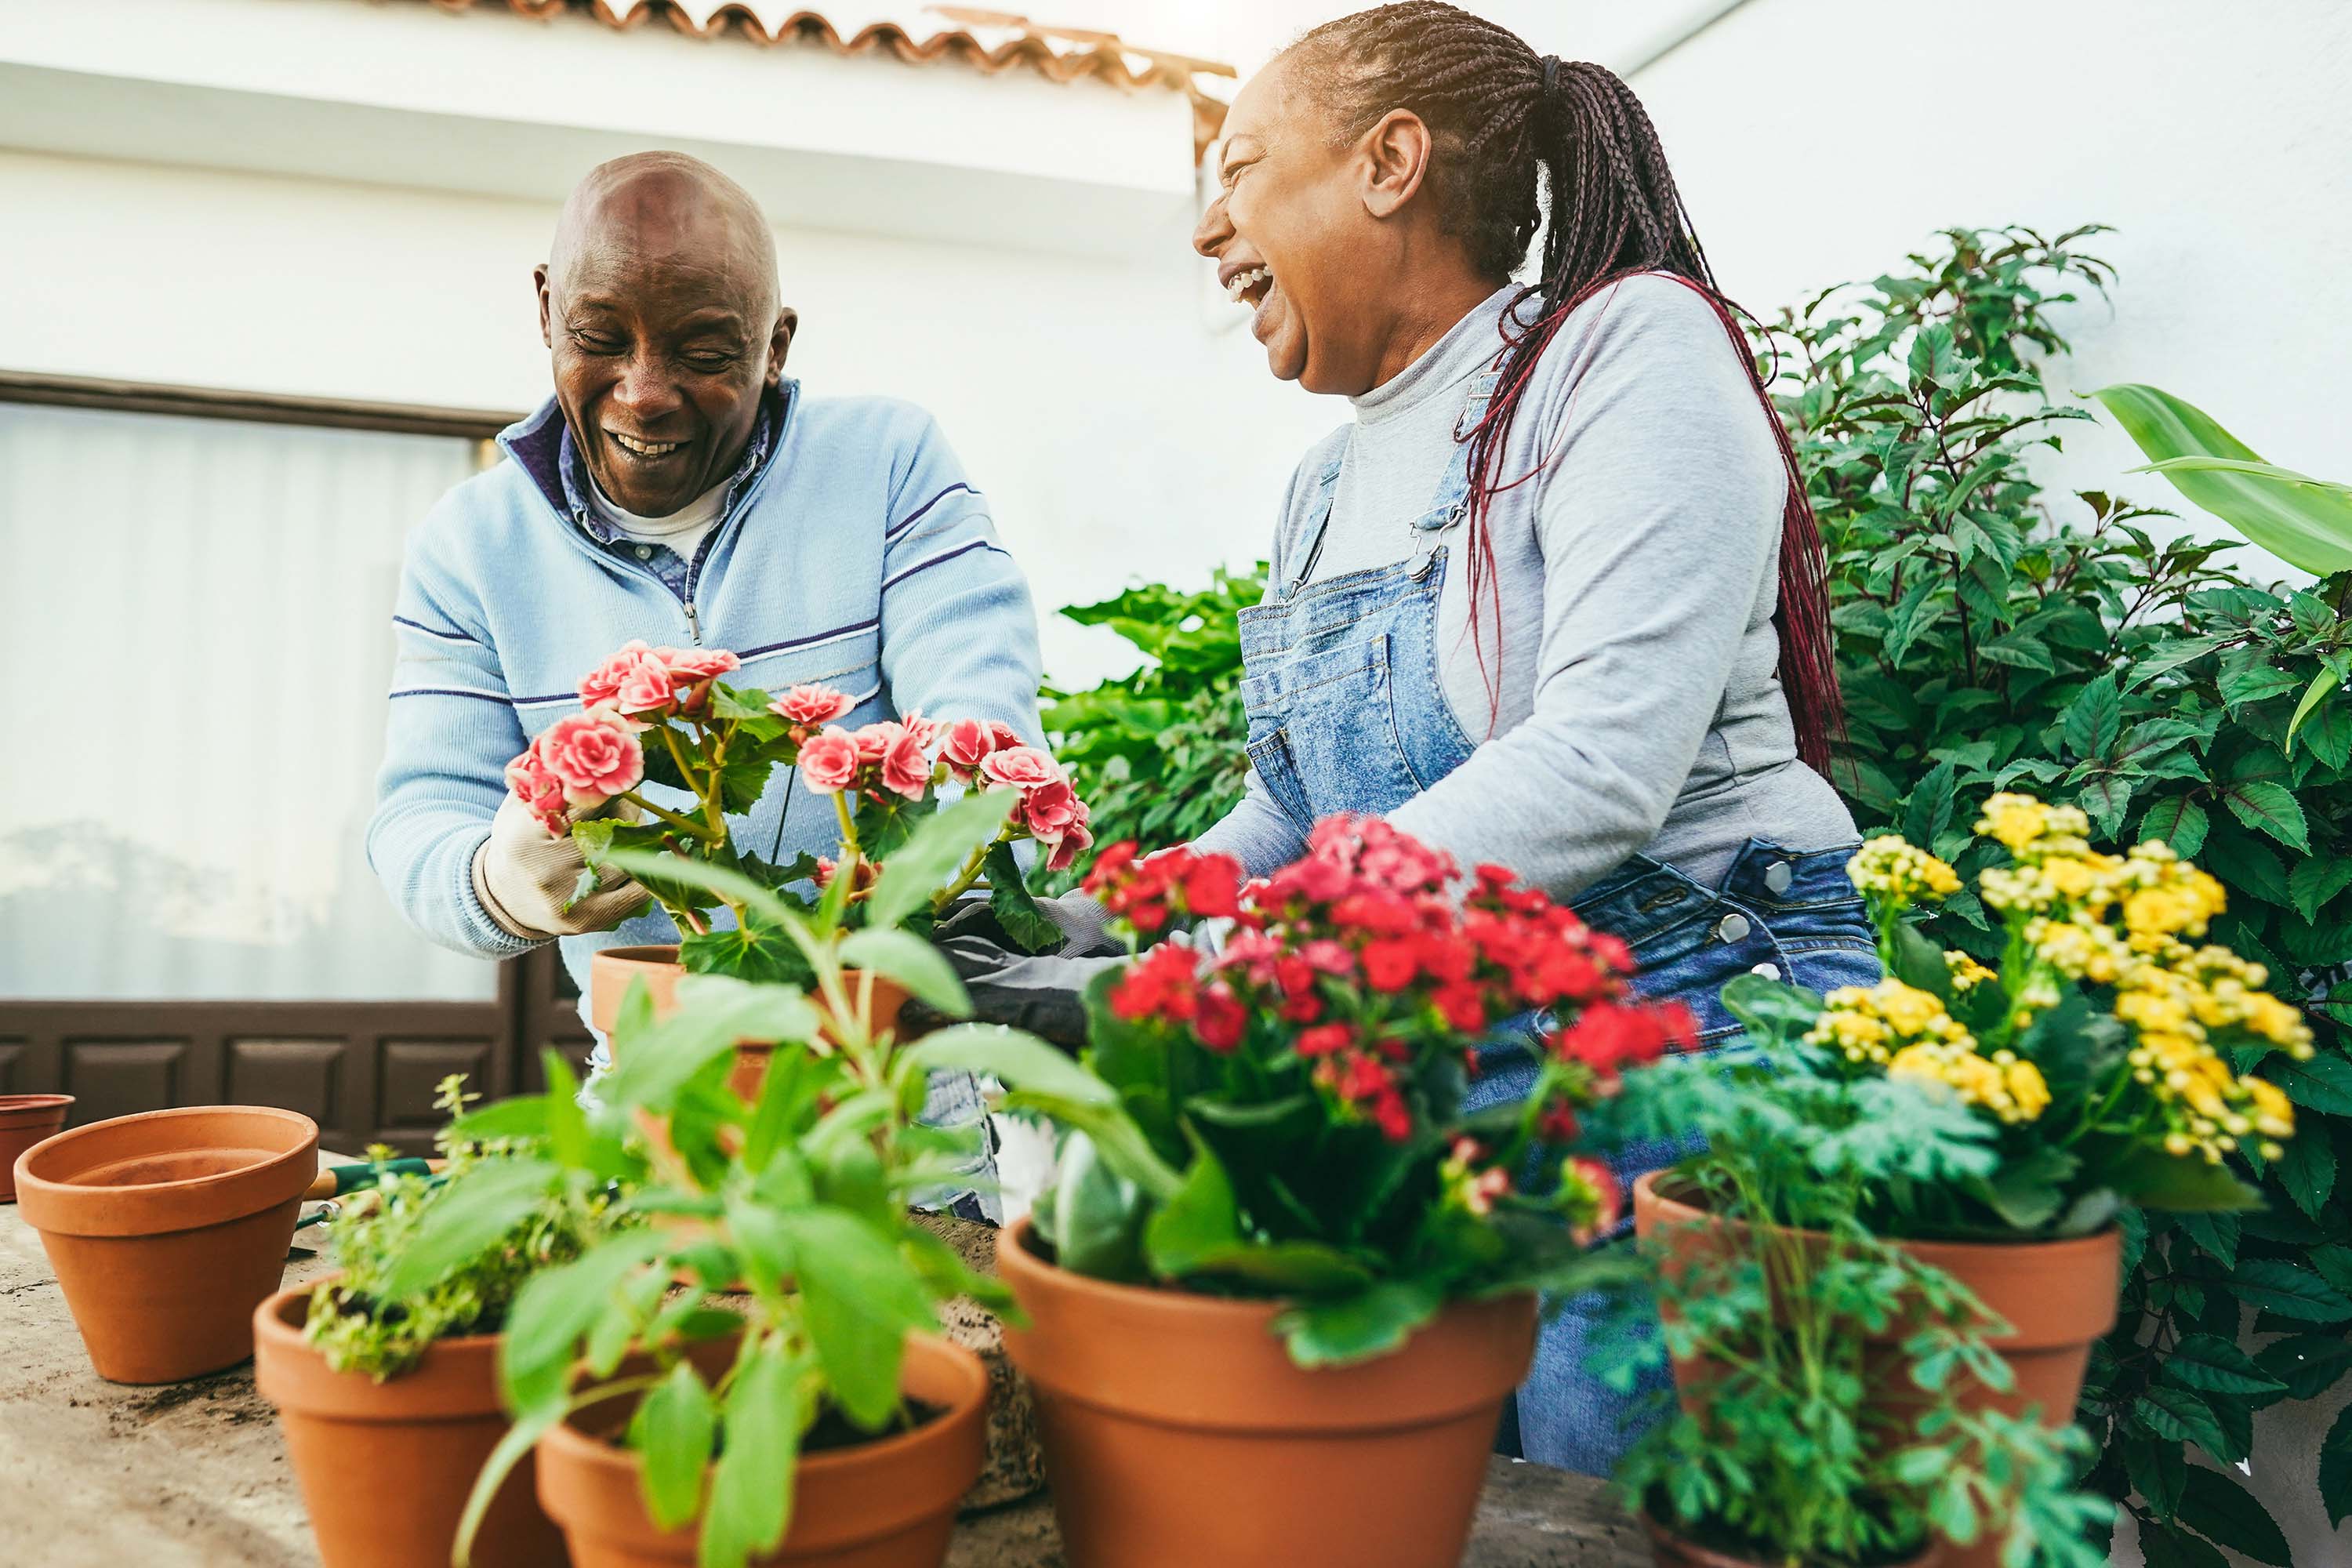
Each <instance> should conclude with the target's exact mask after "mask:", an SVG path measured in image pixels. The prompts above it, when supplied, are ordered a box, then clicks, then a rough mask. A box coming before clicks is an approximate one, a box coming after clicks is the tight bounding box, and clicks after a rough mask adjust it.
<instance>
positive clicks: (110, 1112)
mask: <svg viewBox="0 0 2352 1568" xmlns="http://www.w3.org/2000/svg"><path fill="white" fill-rule="evenodd" d="M188 1049H189V1046H188V1041H187V1039H186V1037H181V1038H178V1039H146V1040H104V1039H75V1038H73V1037H68V1038H67V1040H66V1042H65V1084H64V1089H65V1092H66V1093H68V1094H70V1095H72V1096H73V1097H74V1108H73V1120H74V1122H75V1124H76V1125H79V1124H80V1123H82V1122H85V1121H104V1120H105V1119H106V1118H108V1117H110V1116H128V1115H130V1114H131V1112H132V1111H135V1110H162V1109H163V1107H165V1106H167V1105H186V1104H189V1103H191V1101H190V1100H189V1099H188V1098H187V1097H186V1094H185V1088H186V1080H187V1074H186V1068H187V1061H188Z"/></svg>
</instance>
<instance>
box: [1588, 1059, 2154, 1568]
mask: <svg viewBox="0 0 2352 1568" xmlns="http://www.w3.org/2000/svg"><path fill="white" fill-rule="evenodd" d="M1671 1081H1672V1075H1670V1074H1657V1075H1644V1080H1643V1090H1644V1091H1650V1090H1654V1089H1656V1088H1657V1086H1659V1085H1661V1084H1666V1083H1670V1082H1671ZM1883 1087H1884V1088H1885V1090H1886V1092H1885V1094H1883V1095H1881V1096H1879V1097H1878V1103H1877V1104H1876V1106H1875V1108H1874V1109H1875V1110H1876V1111H1877V1113H1878V1115H1877V1119H1876V1120H1875V1121H1873V1122H1872V1123H1869V1124H1867V1131H1866V1132H1865V1133H1864V1135H1863V1136H1860V1137H1854V1138H1850V1139H1849V1140H1847V1141H1846V1142H1843V1143H1833V1142H1808V1141H1807V1140H1804V1139H1801V1138H1790V1137H1788V1136H1786V1131H1787V1123H1788V1120H1789V1119H1788V1117H1787V1114H1786V1112H1787V1111H1788V1110H1789V1109H1790V1104H1791V1103H1794V1102H1801V1098H1802V1092H1803V1091H1801V1090H1800V1091H1798V1093H1797V1094H1796V1095H1795V1096H1793V1097H1791V1098H1790V1100H1775V1099H1774V1098H1773V1097H1772V1096H1770V1095H1769V1094H1768V1095H1766V1096H1763V1097H1758V1096H1755V1095H1752V1094H1748V1093H1744V1092H1743V1091H1741V1090H1739V1089H1732V1090H1729V1091H1727V1092H1725V1093H1723V1094H1721V1095H1719V1096H1717V1097H1715V1098H1713V1099H1712V1100H1709V1101H1707V1102H1706V1104H1707V1105H1708V1106H1709V1107H1711V1108H1712V1109H1713V1110H1717V1111H1719V1112H1727V1114H1717V1115H1713V1116H1710V1117H1708V1118H1707V1119H1706V1122H1705V1124H1704V1130H1705V1131H1706V1134H1707V1138H1708V1147H1707V1149H1706V1152H1703V1153H1701V1154H1698V1155H1696V1156H1693V1157H1692V1158H1691V1159H1689V1160H1687V1161H1685V1163H1683V1164H1682V1165H1681V1166H1679V1167H1678V1168H1677V1172H1676V1175H1677V1177H1678V1179H1679V1180H1680V1182H1681V1183H1682V1184H1683V1185H1684V1188H1685V1191H1686V1192H1688V1193H1690V1194H1693V1195H1694V1197H1695V1198H1696V1200H1697V1201H1696V1202H1695V1203H1694V1204H1692V1205H1689V1207H1688V1208H1687V1209H1686V1210H1685V1214H1686V1215H1687V1216H1688V1217H1686V1218H1683V1219H1680V1220H1678V1221H1675V1222H1671V1223H1668V1222H1661V1221H1660V1220H1659V1219H1658V1218H1657V1216H1656V1215H1655V1214H1654V1212H1647V1213H1644V1215H1643V1240H1642V1256H1643V1264H1644V1269H1643V1275H1644V1283H1645V1284H1646V1285H1647V1286H1648V1289H1647V1291H1646V1292H1644V1293H1642V1294H1640V1295H1632V1294H1628V1295H1626V1296H1624V1297H1622V1298H1621V1307H1622V1309H1623V1310H1622V1311H1621V1312H1620V1313H1619V1314H1618V1315H1617V1319H1616V1321H1615V1322H1614V1324H1613V1325H1611V1327H1610V1328H1607V1329H1604V1330H1603V1331H1602V1332H1601V1333H1600V1334H1598V1335H1597V1336H1596V1342H1595V1345H1594V1349H1593V1352H1592V1354H1591V1363H1592V1367H1593V1370H1594V1371H1595V1372H1596V1373H1599V1374H1601V1376H1602V1377H1603V1378H1604V1380H1606V1381H1609V1382H1611V1383H1612V1384H1614V1385H1615V1386H1618V1387H1620V1388H1622V1389H1629V1390H1630V1389H1631V1388H1632V1387H1633V1386H1634V1385H1635V1384H1636V1382H1637V1380H1638V1379H1639V1377H1640V1374H1641V1373H1643V1372H1644V1371H1645V1370H1648V1369H1650V1368H1653V1367H1654V1366H1655V1364H1656V1363H1657V1362H1658V1360H1659V1359H1660V1357H1661V1355H1662V1354H1663V1355H1664V1357H1665V1358H1666V1359H1667V1360H1668V1361H1669V1362H1670V1363H1672V1365H1673V1368H1674V1373H1675V1384H1676V1388H1677V1393H1678V1395H1679V1398H1678V1401H1677V1404H1676V1406H1675V1408H1672V1409H1671V1410H1669V1411H1668V1412H1667V1413H1666V1418H1665V1419H1664V1421H1662V1422H1659V1423H1657V1424H1654V1425H1653V1426H1650V1427H1649V1429H1648V1430H1647V1431H1646V1432H1645V1433H1644V1434H1643V1436H1642V1437H1641V1438H1640V1439H1639V1440H1638V1441H1637V1442H1636V1443H1635V1444H1634V1446H1633V1448H1632V1449H1631V1450H1630V1451H1629V1452H1628V1453H1627V1455H1626V1457H1625V1458H1624V1459H1623V1460H1622V1462H1621V1464H1620V1466H1619V1468H1618V1471H1617V1477H1616V1479H1617V1483H1618V1487H1619V1489H1620V1491H1621V1493H1622V1496H1623V1498H1624V1500H1625V1503H1626V1506H1627V1507H1628V1508H1629V1509H1631V1510H1633V1511H1635V1512H1636V1513H1637V1514H1638V1515H1639V1516H1640V1517H1641V1520H1642V1522H1643V1527H1644V1528H1645V1529H1646V1530H1647V1531H1649V1533H1650V1536H1651V1539H1652V1542H1653V1544H1654V1549H1655V1552H1656V1557H1657V1561H1658V1563H1659V1564H1660V1568H1881V1565H1888V1568H1891V1565H1894V1564H1918V1563H1926V1562H1927V1561H1929V1560H1930V1558H1931V1556H1932V1554H1933V1552H1934V1551H1935V1537H1936V1536H1937V1535H1938V1534H1940V1535H1942V1536H1944V1537H1945V1538H1947V1539H1948V1540H1950V1541H1953V1542H1960V1543H1964V1544H1968V1545H1972V1546H1975V1547H1977V1548H1979V1549H1981V1550H1983V1551H1985V1552H1988V1553H1998V1554H1999V1557H2000V1561H2001V1562H2002V1563H2005V1564H2006V1565H2007V1568H2029V1565H2030V1564H2032V1565H2040V1568H2096V1565H2097V1564H2098V1563H2102V1562H2104V1561H2105V1552H2103V1551H2102V1550H2101V1549H2100V1548H2099V1547H2098V1546H2096V1545H2095V1544H2094V1532H2095V1531H2096V1530H2097V1529H2099V1528H2100V1527H2101V1526H2103V1525H2104V1523H2105V1521H2106V1519H2107V1518H2108V1517H2109V1516H2110V1514H2111V1513H2112V1510H2111V1509H2110V1507H2109V1506H2108V1505H2107V1504H2106V1503H2105V1501H2104V1500H2101V1499H2098V1498H2096V1497H2095V1496H2092V1495H2090V1494H2088V1493H2085V1492H2082V1491H2079V1490H2077V1489H2075V1488H2074V1473H2075V1471H2076V1469H2077V1468H2078V1464H2077V1461H2078V1459H2079V1458H2081V1457H2082V1456H2083V1455H2084V1454H2085V1453H2087V1451H2088V1447H2089V1444H2088V1440H2087V1437H2086V1436H2085V1435H2084V1434H2083V1433H2082V1432H2081V1431H2079V1430H2078V1429H2076V1428H2074V1427H2073V1426H2063V1427H2057V1428H2053V1427H2049V1426H2043V1425H2042V1424H2041V1423H2040V1422H2039V1421H2038V1420H2035V1419H2033V1418H2032V1416H2031V1415H2010V1414H2008V1413H2006V1412H2003V1411H2000V1410H1972V1409H1970V1408H1969V1407H1968V1406H1967V1405H1966V1404H1965V1403H1964V1401H1963V1398H1962V1394H1961V1390H1962V1388H1963V1386H1964V1385H1965V1384H1967V1383H1968V1382H1969V1380H1970V1379H1975V1380H1977V1381H1979V1382H1981V1383H1983V1384H1988V1385H1993V1386H2000V1385H2003V1384H2005V1382H2006V1380H2007V1378H2008V1375H2009V1373H2008V1370H2007V1368H2006V1366H2005V1365H2004V1363H2002V1362H2001V1361H2000V1357H1999V1356H1998V1355H1996V1354H1995V1353H1994V1352H1993V1351H1992V1349H1991V1346H1990V1342H1989V1341H1988V1340H1987V1338H1986V1332H1987V1331H1988V1329H1990V1328H1991V1327H1994V1326H1996V1325H1993V1324H1992V1323H1990V1321H1989V1319H1988V1317H1987V1315H1986V1314H1985V1313H1984V1311H1983V1310H1982V1308H1981V1306H1980V1305H1979V1303H1977V1302H1976V1301H1975V1300H1974V1299H1973V1298H1972V1297H1971V1296H1970V1295H1969V1292H1968V1291H1967V1290H1966V1289H1964V1288H1963V1287H1962V1286H1960V1285H1959V1283H1958V1281H1956V1280H1955V1279H1952V1277H1951V1276H1950V1275H1948V1274H1946V1273H1945V1272H1944V1271H1943V1270H1941V1269H1939V1268H1934V1267H1933V1266H1931V1265H1929V1264H1927V1263H1923V1262H1921V1261H1920V1260H1919V1259H1918V1258H1916V1257H1913V1256H1911V1255H1910V1254H1908V1253H1906V1252H1905V1251H1903V1250H1902V1249H1901V1248H1899V1247H1896V1246H1895V1245H1893V1244H1891V1243H1889V1242H1888V1241H1886V1240H1885V1238H1883V1237H1876V1236H1874V1235H1872V1234H1871V1233H1870V1232H1869V1231H1868V1230H1867V1229H1865V1228H1864V1226H1863V1224H1862V1218H1861V1214H1862V1208H1863V1205H1864V1202H1865V1201H1866V1199H1867V1195H1868V1194H1869V1192H1870V1190H1871V1187H1872V1185H1873V1184H1874V1182H1875V1181H1876V1179H1877V1178H1878V1177H1879V1176H1880V1175H1881V1174H1882V1173H1885V1171H1886V1170H1887V1169H1889V1168H1890V1167H1893V1166H1895V1165H1896V1164H1897V1163H1900V1162H1902V1161H1904V1160H1924V1161H1925V1162H1926V1163H1927V1165H1928V1167H1929V1168H1932V1167H1933V1165H1934V1163H1936V1162H1937V1160H1939V1159H1941V1158H1943V1157H1945V1156H1946V1155H1948V1153H1950V1152H1952V1151H1953V1150H1954V1149H1955V1148H1958V1149H1963V1150H1964V1149H1967V1148H1969V1147H1971V1146H1972V1145H1971V1144H1970V1142H1969V1140H1968V1139H1966V1138H1965V1137H1964V1136H1960V1135H1958V1133H1957V1132H1956V1131H1955V1130H1954V1128H1953V1126H1952V1119H1951V1115H1950V1110H1949V1108H1948V1107H1947V1106H1945V1105H1944V1104H1942V1103H1941V1102H1940V1101H1939V1100H1937V1099H1936V1098H1935V1097H1934V1096H1933V1095H1932V1094H1931V1093H1930V1092H1929V1091H1927V1090H1925V1089H1919V1088H1917V1087H1916V1086H1912V1085H1907V1084H1904V1083H1900V1082H1896V1083H1892V1084H1886V1085H1884V1086H1883ZM1673 1098H1675V1099H1676V1100H1682V1097H1680V1096H1674V1097H1673ZM1678 1109H1689V1106H1688V1103H1687V1101H1684V1102H1683V1103H1682V1104H1681V1105H1680V1106H1678ZM1640 1190H1641V1192H1642V1194H1643V1200H1642V1201H1643V1202H1644V1203H1645V1204H1647V1205H1650V1206H1651V1207H1652V1208H1654V1182H1653V1179H1652V1178H1649V1177H1644V1178H1643V1182H1642V1183H1641V1184H1640ZM1784 1222H1794V1223H1784ZM1661 1321H1663V1325H1664V1326H1663V1331H1661V1327H1660V1323H1661Z"/></svg>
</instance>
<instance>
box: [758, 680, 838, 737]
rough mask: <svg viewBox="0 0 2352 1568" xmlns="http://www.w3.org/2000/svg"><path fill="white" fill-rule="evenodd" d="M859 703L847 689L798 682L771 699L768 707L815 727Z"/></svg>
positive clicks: (791, 720)
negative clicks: (802, 684) (801, 684)
mask: <svg viewBox="0 0 2352 1568" xmlns="http://www.w3.org/2000/svg"><path fill="white" fill-rule="evenodd" d="M856 706H857V704H856V701H855V700H852V699H851V697H850V695H849V694H848V693H847V692H845V691H835V689H833V688H832V687H830V686H795V687H793V689H791V690H790V691H787V692H785V693H784V694H783V695H782V697H779V698H777V699H776V700H774V701H773V702H771V703H769V704H768V711H769V712H771V713H773V714H774V715H775V716H776V717H777V718H779V719H782V720H783V721H785V722H786V723H789V724H800V725H804V726H809V727H814V726H815V725H818V724H830V723H832V722H833V721H835V719H838V718H840V717H841V716H842V715H843V714H845V713H846V712H848V711H849V710H851V709H852V708H855V707H856Z"/></svg>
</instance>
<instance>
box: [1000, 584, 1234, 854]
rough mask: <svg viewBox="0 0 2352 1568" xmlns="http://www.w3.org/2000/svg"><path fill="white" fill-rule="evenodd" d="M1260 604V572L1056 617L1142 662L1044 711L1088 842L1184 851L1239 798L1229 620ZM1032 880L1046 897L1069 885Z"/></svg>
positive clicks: (1139, 594) (1061, 697)
mask: <svg viewBox="0 0 2352 1568" xmlns="http://www.w3.org/2000/svg"><path fill="white" fill-rule="evenodd" d="M1264 596H1265V563H1264V562H1260V563H1257V564H1256V565H1255V567H1253V568H1252V569H1251V570H1250V571H1248V572H1246V573H1238V574H1236V573H1231V572H1227V571H1225V570H1223V568H1219V569H1218V571H1217V572H1216V574H1214V575H1213V577H1211V579H1210V581H1209V585H1208V586H1207V587H1206V588H1202V589H1198V590H1193V591H1185V590H1181V589H1175V588H1168V587H1162V586H1160V585H1159V584H1144V585H1140V586H1138V587H1134V588H1129V590H1128V591H1127V592H1125V593H1123V594H1119V595H1116V596H1114V597H1112V598H1108V599H1105V600H1103V601H1101V602H1100V603H1099V604H1093V605H1074V606H1072V607H1071V608H1068V609H1066V610H1064V611H1063V612H1062V614H1063V615H1064V616H1067V617H1068V618H1069V619H1071V620H1074V621H1076V622H1077V623H1078V624H1079V625H1080V626H1108V628H1109V629H1111V630H1112V631H1114V632H1117V633H1118V635H1119V636H1120V637H1125V638H1126V639H1127V640H1128V641H1129V642H1130V643H1132V644H1133V645H1134V646H1135V647H1136V650H1137V651H1138V652H1139V654H1140V655H1141V656H1142V659H1143V662H1142V664H1141V665H1140V666H1139V668H1137V669H1136V670H1135V672H1134V673H1133V674H1131V675H1128V676H1124V677H1122V678H1120V679H1116V680H1106V681H1104V682H1103V683H1102V684H1101V685H1099V686H1096V687H1093V688H1091V689H1087V690H1085V691H1071V692H1062V693H1058V694H1056V695H1055V700H1053V701H1052V702H1051V703H1050V704H1049V705H1048V706H1047V707H1046V709H1045V730H1046V732H1047V734H1048V735H1049V736H1050V737H1051V738H1052V740H1053V744H1054V754H1055V756H1056V757H1058V758H1059V759H1061V761H1062V763H1064V764H1065V765H1066V766H1067V767H1068V769H1069V770H1070V777H1071V779H1072V781H1073V782H1074V783H1075V784H1076V785H1077V788H1078V793H1079V794H1080V795H1084V796H1085V797H1086V799H1087V804H1088V805H1090V806H1092V807H1093V809H1094V821H1093V827H1094V834H1095V837H1096V838H1097V840H1098V841H1100V842H1103V843H1114V842H1116V841H1118V840H1119V839H1123V838H1131V839H1134V840H1135V841H1136V842H1138V843H1140V844H1151V845H1160V844H1181V843H1186V842H1189V841H1190V840H1192V839H1193V838H1195V837H1199V836H1200V834H1201V833H1202V830H1203V829H1205V828H1207V827H1208V826H1210V825H1211V824H1213V823H1214V822H1215V821H1216V820H1217V819H1218V818H1219V817H1221V816H1224V815H1225V813H1226V812H1228V811H1230V810H1232V809H1233V807H1234V803H1235V802H1236V801H1238V800H1240V799H1241V796H1242V786H1243V781H1244V778H1245V777H1246V776H1247V774H1248V755H1247V752H1246V751H1245V750H1244V744H1243V743H1244V742H1245V741H1246V740H1247V739H1248V737H1249V721H1247V720H1246V719H1245V718H1244V716H1243V713H1242V702H1241V660H1242V645H1241V630H1240V627H1239V625H1238V622H1237V617H1238V616H1239V614H1240V612H1241V611H1243V610H1244V609H1247V608H1248V607H1249V606H1250V605H1255V604H1256V603H1257V602H1258V600H1259V599H1260V598H1262V597H1264ZM1037 875H1038V878H1039V879H1040V881H1041V884H1042V885H1045V886H1047V887H1051V888H1053V889H1055V890H1056V891H1060V890H1064V889H1067V888H1068V887H1070V886H1071V885H1073V884H1074V883H1075V882H1076V873H1075V872H1068V871H1065V872H1052V871H1048V870H1045V869H1043V868H1041V869H1040V870H1039V872H1038V873H1037Z"/></svg>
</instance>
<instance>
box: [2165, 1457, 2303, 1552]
mask: <svg viewBox="0 0 2352 1568" xmlns="http://www.w3.org/2000/svg"><path fill="white" fill-rule="evenodd" d="M2179 1519H2180V1522H2181V1523H2183V1524H2185V1525H2187V1526H2189V1529H2191V1530H2193V1531H2197V1533H2199V1534H2200V1535H2202V1536H2203V1537H2205V1538H2206V1539H2207V1540H2208V1541H2210V1542H2213V1543H2214V1544H2215V1545H2217V1546H2226V1547H2228V1548H2229V1549H2230V1550H2231V1551H2232V1552H2238V1553H2240V1554H2241V1555H2242V1556H2246V1557H2251V1558H2252V1559H2253V1560H2254V1561H2255V1562H2257V1563H2273V1564H2275V1565H2276V1568H2289V1563H2290V1561H2291V1560H2290V1559H2289V1557H2288V1555H2287V1549H2286V1536H2285V1535H2284V1533H2283V1532H2282V1531H2280V1530H2279V1527H2278V1523H2277V1521H2274V1520H2273V1519H2272V1518H2271V1516H2270V1513H2269V1510H2266V1509H2264V1508H2263V1505H2262V1504H2261V1503H2259V1502H2256V1501H2255V1500H2254V1499H2253V1496H2252V1493H2250V1492H2248V1491H2247V1490H2246V1489H2245V1488H2243V1487H2242V1486H2240V1485H2239V1484H2238V1483H2237V1482H2236V1481H2235V1480H2234V1479H2231V1477H2229V1476H2227V1475H2224V1474H2222V1473H2221V1471H2219V1470H2209V1469H2207V1468H2205V1467H2203V1466H2202V1465H2192V1466H2190V1467H2189V1474H2188V1476H2187V1478H2186V1482H2185V1484H2184V1485H2183V1487H2182V1489H2181V1493H2180V1512H2179Z"/></svg>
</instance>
